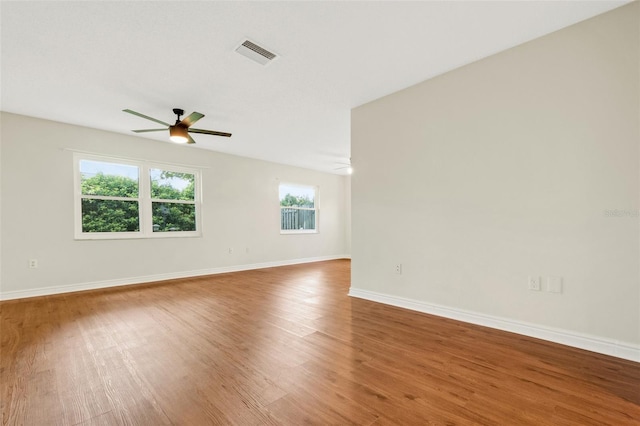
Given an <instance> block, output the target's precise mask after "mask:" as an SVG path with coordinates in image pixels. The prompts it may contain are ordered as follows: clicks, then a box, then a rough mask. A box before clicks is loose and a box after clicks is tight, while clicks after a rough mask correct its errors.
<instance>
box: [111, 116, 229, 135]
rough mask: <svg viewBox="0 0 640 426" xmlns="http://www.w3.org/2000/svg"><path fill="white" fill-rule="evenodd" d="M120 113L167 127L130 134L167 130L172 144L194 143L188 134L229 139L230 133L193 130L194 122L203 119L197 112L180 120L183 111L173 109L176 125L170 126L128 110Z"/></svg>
mask: <svg viewBox="0 0 640 426" xmlns="http://www.w3.org/2000/svg"><path fill="white" fill-rule="evenodd" d="M122 111H124V112H128V113H129V114H133V115H137V116H138V117H142V118H146V119H147V120H151V121H155V122H156V123H158V124H162V125H163V126H167V127H165V128H162V129H141V130H132V132H136V133H146V132H161V131H163V130H167V129H168V130H169V139H171V140H172V141H173V142H177V143H196V141H194V140H193V138H192V137H191V135H190V134H189V133H201V134H204V135H213V136H224V137H226V138H229V137H231V133H225V132H216V131H215V130H203V129H193V128H191V126H192V125H193V123H195V122H196V121H198V120H200V119H201V118H202V117H204V114H200V113H199V112H192V113H191V114H189V115H188V116H186V117H185V118H184V119H182V120H180V117H181V116H182V115H184V110H182V109H180V108H174V109H173V113H174V114H175V115H177V118H176V123H175V124H173V125H171V124H169V123H165V122H164V121H160V120H158V119H156V118H153V117H149V116H148V115H144V114H140V113H139V112H135V111H132V110H130V109H123V110H122Z"/></svg>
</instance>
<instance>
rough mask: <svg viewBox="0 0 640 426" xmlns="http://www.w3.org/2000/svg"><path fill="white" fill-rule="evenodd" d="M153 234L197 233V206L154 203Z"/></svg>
mask: <svg viewBox="0 0 640 426" xmlns="http://www.w3.org/2000/svg"><path fill="white" fill-rule="evenodd" d="M152 204H153V206H152V210H153V232H172V231H195V230H196V206H195V204H177V203H152Z"/></svg>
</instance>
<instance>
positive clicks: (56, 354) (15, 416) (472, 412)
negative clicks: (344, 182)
mask: <svg viewBox="0 0 640 426" xmlns="http://www.w3.org/2000/svg"><path fill="white" fill-rule="evenodd" d="M349 268H350V263H349V261H346V260H344V261H331V262H320V263H312V264H306V265H297V266H288V267H282V268H272V269H263V270H255V271H248V272H240V273H231V274H223V275H215V276H208V277H200V278H193V279H184V280H176V281H171V282H166V283H160V284H154V285H139V286H131V287H121V288H119V289H110V290H105V291H93V292H84V293H75V294H67V295H58V296H49V297H41V298H34V299H26V300H21V301H8V302H2V303H0V317H1V323H0V327H1V328H0V332H1V334H2V336H1V350H2V352H1V358H0V379H1V384H0V396H1V398H2V424H3V425H38V426H39V425H172V424H175V425H208V424H221V425H222V424H223V425H227V424H239V425H262V424H282V425H301V424H321V425H327V424H335V425H347V424H358V425H390V424H401V425H424V424H447V425H450V424H461V425H463V424H483V425H606V424H610V425H632V424H633V425H638V424H640V364H638V363H633V362H630V361H624V360H621V359H616V358H612V357H607V356H604V355H598V354H594V353H591V352H587V351H582V350H578V349H573V348H569V347H564V346H560V345H556V344H553V343H548V342H544V341H541V340H536V339H532V338H527V337H523V336H519V335H516V334H510V333H505V332H501V331H496V330H492V329H488V328H483V327H478V326H473V325H469V324H465V323H460V322H456V321H453V320H447V319H443V318H438V317H434V316H430V315H425V314H420V313H416V312H411V311H406V310H403V309H399V308H394V307H390V306H385V305H380V304H376V303H373V302H369V301H365V300H360V299H355V298H350V297H348V296H347V291H348V287H349Z"/></svg>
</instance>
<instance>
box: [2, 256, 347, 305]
mask: <svg viewBox="0 0 640 426" xmlns="http://www.w3.org/2000/svg"><path fill="white" fill-rule="evenodd" d="M348 258H350V256H349V255H334V256H318V257H306V258H301V259H289V260H277V261H272V262H262V263H252V264H246V265H233V266H222V267H219V268H208V269H198V270H195V271H180V272H171V273H166V274H154V275H145V276H142V277H130V278H117V279H113V280H104V281H93V282H87V283H78V284H70V285H64V286H55V287H40V288H36V289H30V290H16V291H7V292H0V300H13V299H24V298H28V297H38V296H50V295H53V294H62V293H71V292H75V291H84V290H97V289H101V288H109V287H117V286H122V285H132V284H145V283H151V282H156V281H166V280H174V279H177V278H190V277H199V276H202V275H215V274H224V273H227V272H239V271H248V270H251V269H263V268H275V267H277V266H287V265H297V264H300V263H311V262H322V261H325V260H336V259H348Z"/></svg>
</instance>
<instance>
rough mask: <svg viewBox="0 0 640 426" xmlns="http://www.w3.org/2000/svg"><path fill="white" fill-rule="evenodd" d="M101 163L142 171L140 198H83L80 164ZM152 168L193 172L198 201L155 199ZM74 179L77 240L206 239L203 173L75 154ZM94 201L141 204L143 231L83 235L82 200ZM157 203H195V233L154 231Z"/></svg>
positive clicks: (84, 233)
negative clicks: (154, 211)
mask: <svg viewBox="0 0 640 426" xmlns="http://www.w3.org/2000/svg"><path fill="white" fill-rule="evenodd" d="M82 160H89V161H100V162H105V163H112V164H123V165H127V166H135V167H137V168H138V198H128V197H111V196H97V195H91V196H87V195H82V188H81V178H82V176H81V174H80V161H82ZM151 169H161V170H165V171H171V172H178V173H189V174H192V175H194V184H195V189H194V201H193V202H191V201H185V200H163V199H155V198H151V175H150V170H151ZM73 177H74V236H75V239H76V240H120V239H132V238H176V237H201V236H202V184H201V182H202V173H201V170H199V169H195V168H190V167H184V166H180V165H174V164H169V163H155V162H148V161H142V160H131V159H125V158H119V157H109V156H103V155H95V154H84V153H77V152H76V153H74V155H73ZM83 198H93V199H101V200H124V201H137V202H138V219H139V223H140V225H139V228H140V230H139V231H134V232H82V199H83ZM153 202H168V203H176V204H194V205H195V210H196V230H195V231H172V232H153V215H152V203H153Z"/></svg>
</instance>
